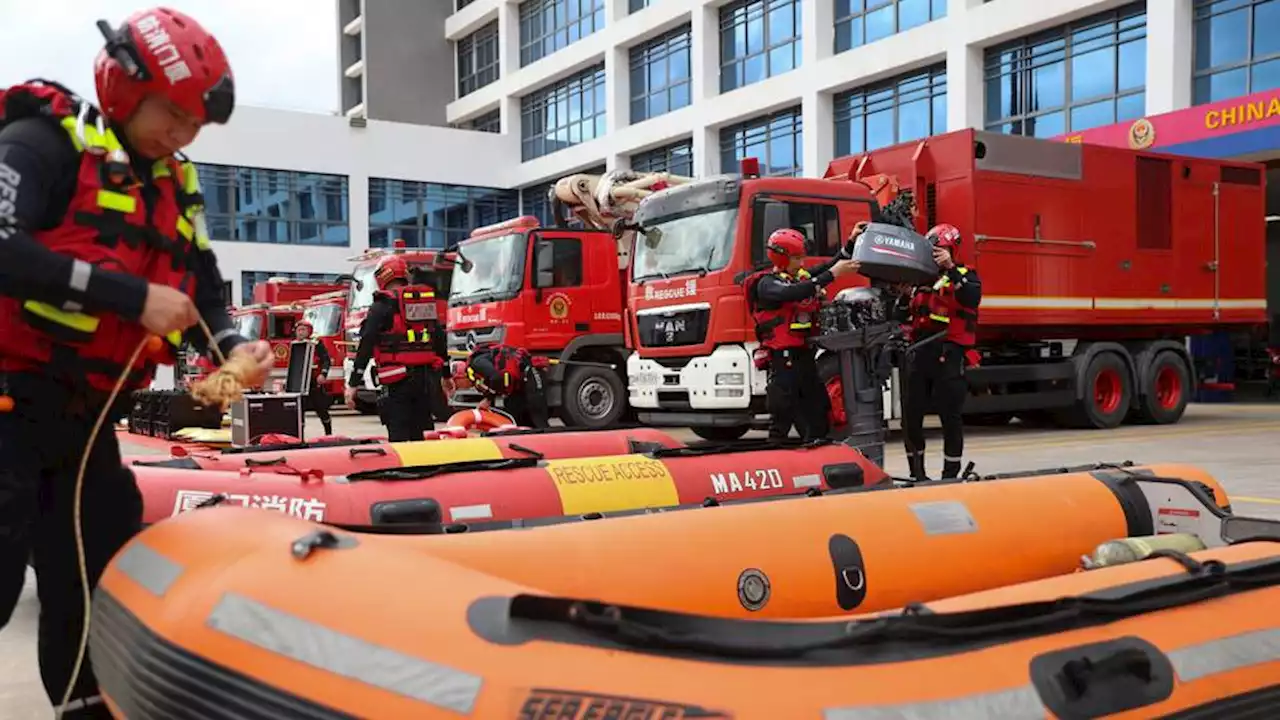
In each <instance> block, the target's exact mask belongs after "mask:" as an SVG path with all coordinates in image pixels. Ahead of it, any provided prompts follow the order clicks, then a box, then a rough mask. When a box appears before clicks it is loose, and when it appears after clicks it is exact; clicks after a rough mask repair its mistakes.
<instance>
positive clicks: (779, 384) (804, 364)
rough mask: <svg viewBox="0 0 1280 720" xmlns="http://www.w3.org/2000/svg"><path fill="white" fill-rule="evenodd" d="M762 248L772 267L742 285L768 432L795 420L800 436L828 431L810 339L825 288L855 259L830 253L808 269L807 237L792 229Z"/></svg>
mask: <svg viewBox="0 0 1280 720" xmlns="http://www.w3.org/2000/svg"><path fill="white" fill-rule="evenodd" d="M765 251H766V254H767V255H768V257H769V261H770V263H771V265H772V267H770V268H768V269H766V270H762V271H760V272H757V273H755V274H753V275H751V276H750V277H748V278H747V279H746V281H745V283H744V287H745V289H746V297H747V306H748V309H749V310H750V312H751V317H752V320H753V321H754V322H755V332H756V339H757V340H758V341H759V342H760V349H759V350H757V351H756V366H757V367H759V368H762V369H764V368H767V369H768V372H769V384H768V387H767V388H766V397H767V401H768V407H769V415H770V421H769V437H771V438H785V437H787V436H788V435H789V434H790V433H791V427H792V426H793V425H794V426H795V428H796V431H797V432H798V433H799V434H800V437H801V438H804V439H806V440H812V439H817V438H823V437H826V436H827V433H828V432H829V430H830V421H829V419H828V413H829V412H830V409H831V407H830V405H831V403H830V400H829V399H828V398H827V392H826V389H825V388H824V387H823V385H822V380H821V379H820V378H819V377H818V365H817V362H816V358H815V351H814V349H813V348H812V347H811V346H810V345H809V338H810V337H812V336H813V335H814V334H815V332H816V331H817V325H818V309H819V306H820V303H821V300H822V295H823V288H824V287H826V286H827V285H829V284H831V282H832V281H834V280H835V278H837V277H840V276H842V275H846V274H848V273H851V272H857V270H858V263H857V261H855V260H848V259H840V258H833V259H832V260H831V261H830V262H828V263H825V264H823V265H820V266H818V267H815V268H813V270H812V271H809V270H806V269H805V268H804V267H803V262H804V257H805V236H804V234H803V233H801V232H800V231H799V230H793V229H791V228H782V229H781V230H776V231H774V232H773V233H772V234H771V235H769V239H768V241H767V242H766V244H765Z"/></svg>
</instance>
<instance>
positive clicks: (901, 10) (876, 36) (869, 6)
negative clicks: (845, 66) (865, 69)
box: [835, 0, 947, 53]
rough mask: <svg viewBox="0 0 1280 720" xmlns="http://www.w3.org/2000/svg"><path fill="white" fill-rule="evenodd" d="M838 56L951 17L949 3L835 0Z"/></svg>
mask: <svg viewBox="0 0 1280 720" xmlns="http://www.w3.org/2000/svg"><path fill="white" fill-rule="evenodd" d="M835 2H836V4H835V15H836V44H835V51H836V52H838V53H841V52H844V51H845V50H851V49H853V48H856V47H861V46H863V45H869V44H871V43H873V42H875V41H877V40H882V39H884V38H887V37H889V36H890V35H893V34H895V33H900V32H906V31H907V30H910V29H911V28H913V27H916V26H918V25H924V24H925V23H927V22H930V21H932V20H941V19H942V18H944V17H946V16H947V0H835Z"/></svg>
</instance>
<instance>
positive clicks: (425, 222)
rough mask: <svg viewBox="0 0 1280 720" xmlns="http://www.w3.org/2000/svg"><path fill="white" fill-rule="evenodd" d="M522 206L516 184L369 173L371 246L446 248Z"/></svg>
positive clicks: (515, 213)
mask: <svg viewBox="0 0 1280 720" xmlns="http://www.w3.org/2000/svg"><path fill="white" fill-rule="evenodd" d="M518 210H519V208H518V206H517V196H516V191H515V190H502V189H499V188H483V187H467V186H465V185H441V184H438V183H421V182H409V181H405V180H387V179H383V178H369V247H374V248H379V247H391V245H392V241H394V240H400V239H402V240H404V242H405V245H406V246H407V247H417V248H436V249H438V248H444V247H448V246H449V245H452V244H454V243H456V242H458V241H460V240H463V239H465V238H466V237H467V236H468V235H470V234H471V231H472V230H474V229H475V228H478V227H483V226H485V225H492V224H494V223H497V222H502V221H503V220H510V219H511V218H513V217H515V216H516V215H518V214H519V213H518Z"/></svg>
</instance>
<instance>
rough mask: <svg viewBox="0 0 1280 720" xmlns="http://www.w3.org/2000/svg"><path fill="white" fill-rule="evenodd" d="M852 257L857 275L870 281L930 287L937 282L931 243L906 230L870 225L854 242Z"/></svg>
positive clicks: (936, 264)
mask: <svg viewBox="0 0 1280 720" xmlns="http://www.w3.org/2000/svg"><path fill="white" fill-rule="evenodd" d="M852 257H853V259H854V260H857V261H858V262H859V263H860V264H861V267H860V268H859V270H858V272H859V273H860V274H862V275H865V276H866V277H869V278H871V279H872V280H880V281H883V282H887V283H907V284H910V285H932V284H933V283H934V281H936V280H937V279H938V263H936V262H934V260H933V243H932V242H930V240H929V239H928V238H926V237H925V236H923V235H921V234H920V233H918V232H916V231H915V230H911V229H909V228H904V227H899V226H897V225H888V224H885V223H870V224H868V225H867V228H866V230H864V231H863V233H862V234H861V235H859V236H858V239H857V240H856V241H854V245H853V252H852Z"/></svg>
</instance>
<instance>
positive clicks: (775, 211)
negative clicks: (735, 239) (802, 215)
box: [761, 200, 791, 239]
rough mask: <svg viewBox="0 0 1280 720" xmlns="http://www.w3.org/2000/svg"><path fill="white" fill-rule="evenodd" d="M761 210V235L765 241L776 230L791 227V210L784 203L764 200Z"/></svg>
mask: <svg viewBox="0 0 1280 720" xmlns="http://www.w3.org/2000/svg"><path fill="white" fill-rule="evenodd" d="M763 205H764V207H763V208H762V209H761V214H762V218H761V220H762V224H761V233H762V236H763V238H765V239H767V238H768V237H769V236H770V235H772V234H773V233H774V231H776V230H781V229H782V228H785V227H791V209H790V208H789V207H788V206H787V204H786V203H781V202H777V201H774V200H766V201H765V202H764V203H763Z"/></svg>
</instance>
